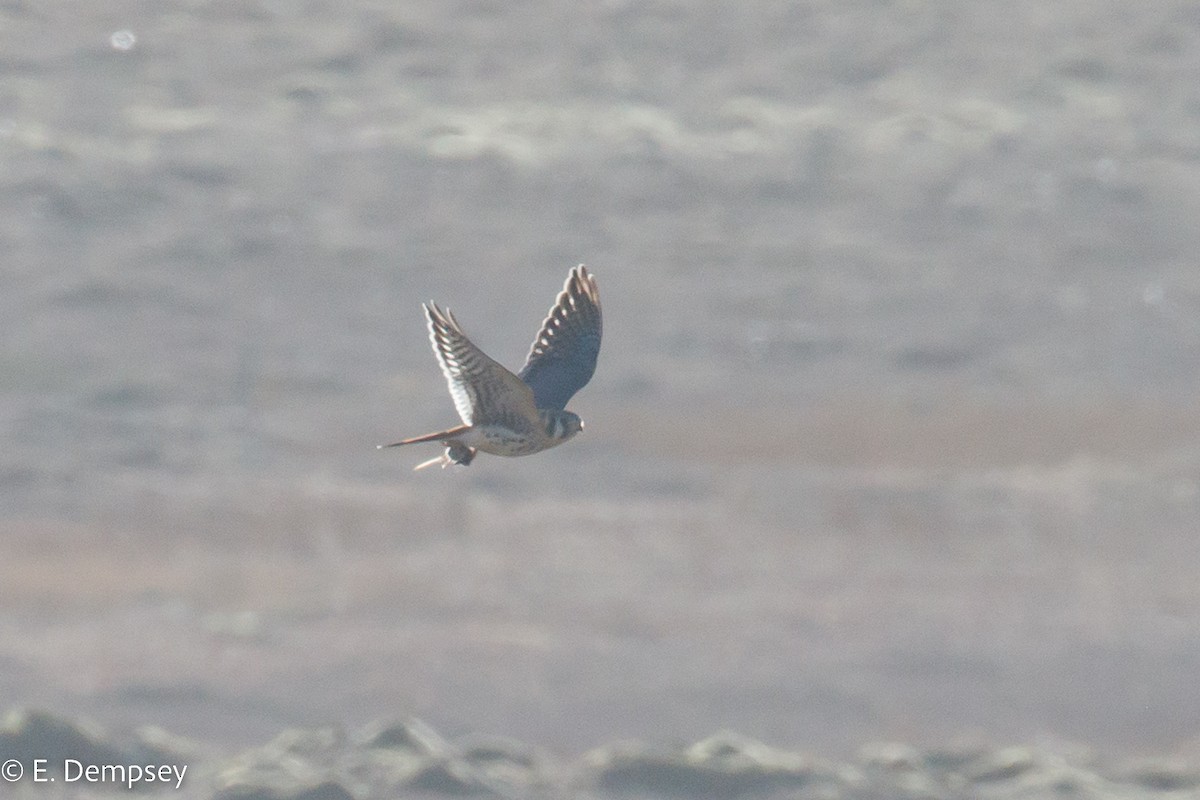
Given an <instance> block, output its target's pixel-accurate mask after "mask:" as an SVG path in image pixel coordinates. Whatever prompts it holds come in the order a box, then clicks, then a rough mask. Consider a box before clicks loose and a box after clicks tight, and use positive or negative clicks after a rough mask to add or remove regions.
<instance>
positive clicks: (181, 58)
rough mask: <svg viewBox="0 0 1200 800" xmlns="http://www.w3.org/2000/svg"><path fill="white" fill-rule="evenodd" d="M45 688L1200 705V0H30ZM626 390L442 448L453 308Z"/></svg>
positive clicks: (953, 713) (991, 709)
mask: <svg viewBox="0 0 1200 800" xmlns="http://www.w3.org/2000/svg"><path fill="white" fill-rule="evenodd" d="M0 75H2V76H3V78H2V80H0V181H2V191H0V204H2V206H0V253H2V256H3V258H2V261H0V276H2V277H0V334H2V335H0V696H3V697H4V698H5V699H6V701H7V703H9V704H11V705H26V706H33V707H37V708H44V709H47V710H50V711H52V712H55V713H59V714H64V715H68V716H71V717H86V718H89V719H93V720H97V721H99V722H101V723H102V724H105V725H107V726H110V727H113V728H117V729H122V728H132V727H135V726H140V725H146V724H153V725H159V726H162V727H164V728H167V729H169V730H171V731H175V732H177V733H180V734H183V735H186V736H190V737H195V738H197V739H201V740H205V741H209V742H214V743H219V744H224V745H228V746H242V745H245V744H248V743H254V742H259V741H262V740H264V739H265V738H267V737H269V736H271V735H273V734H274V733H275V732H277V731H279V730H280V729H282V728H284V727H286V726H292V725H308V726H311V725H324V724H331V723H332V724H340V725H361V724H364V723H366V722H369V721H371V720H375V719H394V718H401V717H405V716H407V715H416V716H419V717H421V718H422V719H424V720H426V721H428V722H429V723H430V724H431V725H433V726H434V727H436V728H437V729H439V730H441V731H445V732H447V733H450V734H461V733H468V732H484V733H490V734H502V735H506V736H511V737H515V738H517V739H521V740H524V741H526V742H530V743H534V744H536V745H539V746H542V747H546V748H549V749H551V750H553V751H554V752H557V753H560V754H564V755H568V756H569V755H573V754H576V753H579V752H581V751H583V750H585V749H587V748H590V747H593V746H596V745H597V744H600V743H604V742H610V741H614V740H618V739H625V738H636V739H640V740H643V741H649V742H677V741H692V740H694V739H695V738H697V737H700V736H704V735H707V734H709V733H711V732H713V731H714V730H717V729H721V728H729V729H733V730H736V731H739V732H741V733H743V734H746V735H749V736H754V737H757V738H759V739H762V740H765V741H769V742H772V743H774V744H777V745H781V746H787V747H792V748H798V749H803V750H807V751H812V752H816V753H824V754H829V755H834V756H836V755H839V754H842V753H845V752H849V751H853V750H854V749H855V748H856V747H858V746H859V745H861V744H862V743H864V742H870V741H876V740H880V739H899V740H903V741H908V742H913V743H929V742H942V741H948V740H952V739H955V738H958V737H983V738H986V739H989V740H997V741H1014V740H1016V741H1045V740H1050V741H1069V742H1084V743H1087V744H1089V745H1090V746H1093V747H1096V748H1099V749H1101V750H1103V751H1106V752H1113V753H1146V752H1151V753H1176V752H1185V751H1186V752H1190V753H1196V752H1198V751H1200V738H1198V737H1200V730H1198V729H1197V726H1196V720H1198V719H1200V690H1198V689H1197V685H1196V675H1197V674H1200V540H1198V539H1197V530H1198V524H1197V523H1198V520H1200V440H1198V438H1197V436H1198V434H1200V402H1198V401H1197V389H1198V388H1200V370H1198V365H1200V360H1198V359H1200V272H1198V271H1197V265H1196V259H1195V253H1196V252H1197V248H1198V245H1200V226H1198V225H1197V223H1196V220H1197V219H1198V218H1200V13H1197V10H1196V7H1195V6H1194V5H1193V4H1191V3H1186V2H1172V1H1170V0H1164V2H1157V3H1151V4H1149V5H1130V4H1128V3H1125V2H1120V1H1119V0H1099V1H1098V2H1097V0H1089V1H1088V2H1082V1H1081V0H1076V1H1075V2H1064V3H1056V4H1052V5H1050V6H1047V5H1046V4H1045V3H1042V2H1032V0H1028V1H1024V0H1018V2H1016V3H1008V4H1002V5H1001V4H995V3H990V2H977V1H975V0H970V1H969V2H957V1H954V2H951V1H950V0H945V1H941V0H933V1H932V2H916V0H909V1H905V0H898V1H897V2H883V1H881V0H862V1H859V0H851V2H821V1H814V2H801V3H784V2H772V0H751V1H750V2H747V3H691V2H687V3H685V2H674V1H673V0H650V1H649V2H637V3H634V2H624V1H623V0H610V1H609V2H597V3H592V4H582V5H580V4H574V3H564V2H554V1H553V0H530V2H517V3H492V2H484V1H483V0H465V1H464V2H422V1H420V0H418V1H417V2H405V3H395V2H391V0H387V1H386V2H384V1H382V0H381V1H379V2H369V1H368V0H360V1H359V2H350V3H346V2H336V3H335V2H326V0H250V1H249V2H243V0H237V1H236V2H235V1H234V0H213V1H212V2H202V1H201V0H171V1H170V2H167V1H165V0H141V1H134V0H113V1H112V2H106V3H103V4H101V3H91V4H68V3H63V4H45V3H34V2H22V1H21V0H9V2H4V3H0ZM580 262H584V263H587V264H588V265H589V266H590V267H591V268H592V269H593V270H594V272H595V273H596V274H597V276H598V279H599V283H600V287H601V293H602V296H603V302H604V312H605V341H604V347H603V351H602V353H601V357H600V365H599V369H598V371H597V373H596V376H595V379H594V380H593V382H592V383H591V385H589V386H588V387H587V388H586V389H585V390H584V391H583V392H581V393H580V394H579V395H577V396H576V398H575V399H574V401H573V402H572V404H571V407H572V409H573V410H575V411H576V412H578V413H579V414H580V415H581V416H582V417H583V418H584V419H585V420H586V421H587V430H586V431H585V433H584V434H582V435H581V436H579V437H578V438H577V439H575V440H573V441H572V442H571V443H570V444H569V445H568V446H564V447H562V448H559V449H555V450H553V451H550V452H547V453H545V454H541V455H538V456H536V457H533V458H527V459H514V460H502V459H498V458H494V457H486V456H485V457H480V458H479V459H478V460H477V461H476V462H475V464H474V465H472V466H471V467H470V468H469V469H455V470H446V471H445V472H440V471H431V472H423V473H416V474H414V473H412V472H410V468H411V467H412V466H413V465H414V464H416V463H418V462H419V461H421V460H423V459H425V458H429V457H432V456H433V455H435V454H436V452H437V451H436V448H433V447H426V448H424V449H421V448H412V449H405V450H398V451H397V450H392V451H386V452H379V451H376V450H375V449H374V445H375V444H376V443H380V442H386V441H393V440H394V439H396V438H399V437H402V436H411V435H416V434H419V433H424V432H427V431H431V430H436V429H438V428H440V427H443V426H445V425H447V424H449V423H453V422H455V421H456V418H455V415H454V411H453V407H452V404H451V401H450V398H449V396H448V394H447V392H446V388H445V384H444V381H443V380H442V377H441V375H440V373H439V371H438V368H437V365H436V363H435V361H434V358H433V355H432V354H431V352H430V348H429V345H428V342H427V339H426V332H425V328H424V324H423V319H422V316H421V311H420V306H419V303H420V302H421V301H422V300H427V299H435V300H437V301H438V302H439V303H442V304H445V305H448V306H449V307H451V308H452V309H454V311H455V313H456V315H457V316H458V318H459V319H460V320H461V321H462V323H463V325H464V326H465V328H466V330H467V332H468V333H469V334H470V335H471V336H472V338H473V339H474V340H475V341H476V342H477V343H478V344H479V345H480V346H481V347H483V348H484V349H485V350H486V351H487V352H489V353H490V354H491V355H493V356H494V357H495V358H497V359H498V360H499V361H501V362H502V363H504V364H506V365H509V366H510V367H513V368H516V367H519V366H520V364H521V363H522V361H523V359H524V356H525V354H526V352H527V348H528V346H529V343H530V341H531V340H532V337H533V335H534V333H535V332H536V330H537V327H538V324H539V322H540V321H541V319H542V317H543V315H544V314H545V312H546V310H547V309H548V308H549V306H550V304H551V302H552V301H553V299H554V297H555V294H556V293H557V292H558V290H559V288H560V287H561V284H562V281H563V279H564V278H565V277H566V274H567V271H568V269H569V268H570V267H572V266H573V265H575V264H576V263H580Z"/></svg>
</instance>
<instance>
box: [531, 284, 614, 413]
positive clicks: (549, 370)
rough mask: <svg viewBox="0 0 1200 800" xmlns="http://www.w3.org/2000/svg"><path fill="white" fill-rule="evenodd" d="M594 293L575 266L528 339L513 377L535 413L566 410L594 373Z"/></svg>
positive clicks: (597, 332) (596, 318)
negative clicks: (521, 385) (528, 394)
mask: <svg viewBox="0 0 1200 800" xmlns="http://www.w3.org/2000/svg"><path fill="white" fill-rule="evenodd" d="M600 332H601V319H600V289H599V287H598V286H596V278H595V276H593V275H591V274H589V273H588V270H587V267H585V266H583V265H582V264H580V265H579V266H578V267H575V269H573V270H571V274H570V275H568V276H567V282H566V284H565V285H564V286H563V290H562V292H561V293H560V294H559V295H558V299H557V300H556V301H555V303H554V306H553V307H552V308H551V309H550V313H549V315H547V317H546V321H545V322H543V323H542V329H541V330H540V331H538V335H537V338H536V339H534V340H533V348H532V349H531V350H530V351H529V357H528V358H527V359H525V366H523V367H521V371H520V372H519V373H517V375H518V377H520V379H521V380H523V381H525V383H527V384H529V386H530V388H531V389H533V397H534V400H535V401H536V403H537V407H538V408H547V409H549V408H558V409H562V408H566V406H567V401H568V400H570V399H571V397H572V396H573V395H574V394H575V393H576V392H578V391H579V390H580V389H582V388H583V387H584V385H585V384H587V382H588V381H589V380H591V379H592V374H593V373H594V372H595V371H596V358H597V356H599V355H600Z"/></svg>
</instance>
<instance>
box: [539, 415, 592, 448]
mask: <svg viewBox="0 0 1200 800" xmlns="http://www.w3.org/2000/svg"><path fill="white" fill-rule="evenodd" d="M541 416H542V421H543V422H545V423H546V435H547V436H549V437H550V438H551V439H556V440H558V441H560V442H565V441H566V440H567V439H570V438H571V437H572V436H574V435H575V434H577V433H579V432H580V431H581V430H583V420H581V419H580V418H579V415H578V414H576V413H575V412H573V411H560V410H558V409H544V410H542V411H541Z"/></svg>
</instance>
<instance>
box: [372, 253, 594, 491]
mask: <svg viewBox="0 0 1200 800" xmlns="http://www.w3.org/2000/svg"><path fill="white" fill-rule="evenodd" d="M421 307H422V308H424V309H425V317H426V319H428V320H429V341H430V342H432V343H433V353H434V355H436V356H437V360H438V363H439V364H440V365H441V367H442V374H444V375H445V376H446V383H447V384H449V386H450V396H451V397H452V398H454V407H455V408H456V409H458V416H459V417H461V418H462V422H463V424H462V425H456V426H455V427H453V428H448V429H446V430H444V431H437V432H435V433H427V434H425V435H424V436H414V437H413V438H411V439H403V440H401V441H399V442H393V443H392V444H381V445H379V447H380V448H384V447H400V446H401V445H406V444H417V443H418V442H441V443H442V444H444V445H445V446H446V452H445V453H443V454H442V455H440V456H438V457H437V458H431V459H430V460H428V461H425V462H422V463H420V464H418V465H417V466H415V467H413V469H424V468H425V467H432V466H434V465H435V464H437V465H440V466H441V467H442V468H443V469H445V468H446V467H448V466H449V465H450V464H462V465H463V466H467V465H468V464H470V463H471V461H472V460H473V459H474V458H475V454H476V453H477V452H480V451H482V452H484V453H492V454H493V455H498V456H527V455H531V454H533V453H540V452H541V451H543V450H549V449H550V448H551V447H555V446H557V445H560V444H562V443H563V442H565V441H567V440H568V439H570V438H571V437H572V436H574V435H575V434H577V433H579V432H580V431H581V430H583V420H581V419H580V418H579V415H578V414H575V413H573V412H571V411H567V410H566V406H567V401H568V400H570V399H571V397H572V396H573V395H574V394H575V393H576V392H578V391H579V390H580V389H582V388H583V387H584V385H585V384H587V382H588V381H589V380H591V377H592V374H593V373H594V372H595V371H596V358H597V356H599V354H600V331H601V319H600V289H599V287H597V285H596V278H595V276H594V275H592V274H591V273H589V272H588V269H587V267H585V266H583V265H582V264H580V265H579V266H577V267H575V268H574V269H573V270H571V274H570V275H568V276H567V282H566V284H564V286H563V290H562V292H560V293H559V295H558V299H557V300H555V302H554V305H553V306H552V307H551V308H550V313H549V314H548V315H547V316H546V320H545V322H543V323H542V327H541V330H539V331H538V335H537V337H536V338H535V339H534V340H533V347H532V348H531V349H530V351H529V356H528V358H526V359H525V366H523V367H521V371H520V372H518V373H517V374H516V375H514V374H513V373H511V372H509V371H508V370H507V369H505V368H504V367H503V366H501V365H500V364H499V363H497V362H496V361H494V360H492V359H491V358H490V357H488V355H487V354H486V353H484V352H483V351H482V350H480V349H479V348H478V347H476V346H475V345H474V344H473V343H472V342H471V340H470V339H468V338H467V335H466V334H465V333H463V330H462V327H461V326H460V325H459V324H458V320H456V319H455V318H454V315H453V314H451V313H450V310H449V309H445V310H443V309H441V308H438V307H437V305H436V304H434V303H433V302H429V303H422V304H421Z"/></svg>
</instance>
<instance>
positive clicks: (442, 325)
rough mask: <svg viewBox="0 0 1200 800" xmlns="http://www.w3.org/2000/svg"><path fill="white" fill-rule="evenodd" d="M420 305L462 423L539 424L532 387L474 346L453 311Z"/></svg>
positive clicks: (516, 427)
mask: <svg viewBox="0 0 1200 800" xmlns="http://www.w3.org/2000/svg"><path fill="white" fill-rule="evenodd" d="M422 307H423V308H424V309H425V317H426V318H427V319H428V320H429V341H430V342H432V343H433V352H434V354H435V355H436V356H437V360H438V363H439V364H441V365H442V374H444V375H445V376H446V383H447V385H449V387H450V396H451V397H453V398H454V407H455V408H457V409H458V415H459V416H460V417H462V421H463V423H464V424H466V425H487V424H491V423H500V424H504V425H507V426H508V427H510V428H512V429H513V430H517V431H520V430H524V429H526V428H527V427H529V426H531V425H535V424H538V413H537V406H535V405H534V401H533V392H532V390H530V388H529V387H528V386H527V385H525V383H524V382H522V381H521V379H520V378H518V377H517V376H516V375H513V374H512V373H511V372H509V371H508V370H507V369H505V368H504V367H503V366H502V365H500V364H498V363H496V362H495V361H493V360H492V359H491V358H490V357H488V355H487V354H486V353H484V352H483V351H482V350H480V349H479V348H478V347H476V346H475V345H474V344H473V343H472V342H471V340H470V339H468V338H467V335H466V334H465V333H463V331H462V328H461V327H459V324H458V320H456V319H455V318H454V315H453V314H451V313H450V312H449V311H443V310H442V309H440V308H438V307H437V306H436V305H435V304H433V303H428V304H425V305H423V306H422Z"/></svg>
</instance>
